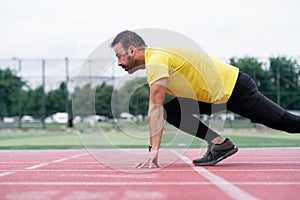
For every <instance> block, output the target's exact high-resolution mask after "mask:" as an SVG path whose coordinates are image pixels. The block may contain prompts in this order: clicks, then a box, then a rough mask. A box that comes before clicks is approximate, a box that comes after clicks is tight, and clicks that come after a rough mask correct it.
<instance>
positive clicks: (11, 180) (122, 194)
mask: <svg viewBox="0 0 300 200" xmlns="http://www.w3.org/2000/svg"><path fill="white" fill-rule="evenodd" d="M122 151H123V152H126V153H124V154H122V153H120V150H101V151H100V150H98V151H95V152H93V151H92V152H87V151H84V150H78V151H77V150H74V151H73V150H72V151H71V150H61V151H59V150H57V151H56V150H55V151H52V150H50V151H0V157H1V160H0V199H9V200H11V199H43V200H47V199H63V200H69V199H70V200H71V199H72V200H74V199H75V200H76V199H97V200H98V199H118V200H119V199H124V200H126V199H143V200H153V199H222V200H224V199H272V200H276V199H285V200H287V199H298V196H299V194H300V193H299V191H300V148H283V149H240V151H239V152H238V153H237V154H235V155H233V156H232V157H230V158H228V159H226V160H224V161H222V162H221V163H219V164H218V165H217V166H213V167H194V166H192V165H191V160H192V159H194V158H196V157H199V156H200V154H202V153H203V152H204V150H202V151H201V152H199V150H195V149H192V150H191V149H190V150H187V151H185V152H183V151H182V150H162V152H161V156H160V161H161V165H162V167H161V168H160V169H154V170H150V169H133V168H131V166H132V165H133V164H134V162H136V161H137V160H136V159H137V158H138V159H141V158H144V157H145V155H146V154H145V150H122Z"/></svg>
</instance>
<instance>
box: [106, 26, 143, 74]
mask: <svg viewBox="0 0 300 200" xmlns="http://www.w3.org/2000/svg"><path fill="white" fill-rule="evenodd" d="M111 47H112V48H113V49H114V51H115V53H116V57H117V58H118V65H119V66H121V67H122V68H123V69H124V70H125V71H127V72H128V73H133V72H134V71H135V70H136V69H137V68H138V67H139V65H142V64H144V63H143V56H141V54H140V50H144V49H145V48H146V47H147V45H146V44H145V42H144V40H143V39H142V38H141V37H140V36H139V35H138V34H136V33H135V32H132V31H123V32H121V33H119V34H118V35H117V36H116V37H115V39H114V40H113V42H112V43H111Z"/></svg>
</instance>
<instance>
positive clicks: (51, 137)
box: [0, 130, 300, 150]
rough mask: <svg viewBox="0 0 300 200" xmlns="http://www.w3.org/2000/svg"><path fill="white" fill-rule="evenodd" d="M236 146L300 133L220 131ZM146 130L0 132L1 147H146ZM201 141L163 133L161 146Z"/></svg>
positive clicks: (294, 142)
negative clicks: (127, 132) (131, 131)
mask: <svg viewBox="0 0 300 200" xmlns="http://www.w3.org/2000/svg"><path fill="white" fill-rule="evenodd" d="M222 135H223V136H225V137H230V138H231V139H232V141H234V143H235V144H236V145H238V147H300V134H294V135H291V134H287V133H280V132H270V131H267V132H265V131H264V130H262V131H255V132H254V133H253V132H251V131H249V132H246V131H243V133H241V132H237V131H232V133H225V134H222ZM148 144H149V139H148V133H147V132H143V133H134V134H133V135H128V134H125V133H122V132H112V133H111V132H110V133H105V134H100V133H98V134H96V133H93V134H87V133H82V134H79V135H78V134H73V133H65V132H41V131H40V132H39V131H36V132H7V133H0V149H2V150H4V149H84V148H147V147H148ZM203 144H204V143H203V141H202V140H200V139H197V138H194V137H191V136H189V135H187V134H183V133H179V134H171V133H165V134H164V135H163V140H162V144H161V147H162V148H201V147H202V145H203Z"/></svg>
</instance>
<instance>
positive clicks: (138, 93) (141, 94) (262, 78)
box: [0, 57, 300, 118]
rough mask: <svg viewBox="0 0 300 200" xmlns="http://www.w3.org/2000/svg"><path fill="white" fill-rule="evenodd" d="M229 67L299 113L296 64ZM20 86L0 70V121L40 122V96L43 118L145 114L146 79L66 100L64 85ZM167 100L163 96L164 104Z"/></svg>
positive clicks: (274, 60)
mask: <svg viewBox="0 0 300 200" xmlns="http://www.w3.org/2000/svg"><path fill="white" fill-rule="evenodd" d="M230 64H231V65H234V66H237V67H239V68H240V69H241V70H242V71H244V72H246V73H248V74H249V75H250V76H252V78H253V79H254V80H255V82H256V84H257V86H258V88H259V90H260V91H261V92H262V93H263V94H264V95H266V96H267V97H269V98H270V99H272V100H273V101H275V102H277V103H279V104H280V105H281V106H282V107H284V108H286V109H290V110H300V65H299V63H297V61H296V60H293V59H289V58H287V57H271V58H269V61H266V62H265V63H264V62H261V61H260V60H258V59H257V58H253V57H244V58H231V59H230ZM24 86H26V82H25V81H23V80H22V79H21V78H20V77H18V76H16V75H15V74H14V73H13V71H11V70H10V69H0V118H2V117H4V116H18V114H19V113H21V115H32V116H34V117H36V118H40V117H42V116H43V107H42V103H43V97H44V96H45V100H46V105H45V106H46V109H45V110H46V115H47V116H49V115H52V114H54V113H56V112H66V109H67V110H68V111H72V110H73V111H74V113H73V115H79V116H83V117H84V116H87V115H91V114H92V113H94V114H97V115H103V116H107V117H109V118H111V117H113V116H115V117H118V116H119V114H120V113H122V112H130V113H131V114H133V115H143V116H146V115H147V112H148V101H149V86H148V84H147V81H146V78H134V79H133V80H131V81H127V82H126V83H125V84H124V85H123V86H122V87H121V88H113V86H110V85H107V84H105V83H103V84H101V85H98V86H97V87H95V88H94V87H92V86H91V85H85V86H84V87H81V88H79V87H78V88H75V90H74V92H73V94H72V97H73V98H72V99H71V98H70V97H69V98H66V83H65V82H62V83H61V84H60V86H59V88H57V89H54V90H51V91H49V92H48V93H44V90H43V87H42V86H40V87H37V88H35V89H32V88H29V87H26V88H25V87H24ZM21 89H22V90H21ZM171 98H173V97H172V96H171V95H168V94H167V95H166V98H165V101H169V100H170V99H171ZM20 102H21V107H20V104H19V103H20ZM66 103H67V104H68V105H69V107H68V108H66ZM72 104H73V105H72ZM112 107H113V110H112ZM20 109H21V110H20Z"/></svg>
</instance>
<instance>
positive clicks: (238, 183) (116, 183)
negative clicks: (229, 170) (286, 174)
mask: <svg viewBox="0 0 300 200" xmlns="http://www.w3.org/2000/svg"><path fill="white" fill-rule="evenodd" d="M217 184H218V185H219V186H224V187H226V190H228V191H227V192H235V191H232V190H230V188H228V182H218V183H217ZM232 184H235V185H260V186H264V185H266V186H272V185H280V186H284V185H290V186H293V185H294V186H295V185H300V182H231V183H230V184H229V185H232ZM0 185H15V186H18V185H31V186H34V185H37V186H39V185H50V186H56V185H57V186H60V185H69V186H73V185H83V186H85V185H89V186H92V185H93V186H135V185H143V186H145V185H151V186H155V185H167V186H176V185H179V186H180V185H191V186H193V185H195V186H197V185H216V183H215V182H207V181H198V182H178V181H177V182H175V181H173V182H157V181H155V182H151V181H147V182H144V181H136V182H127V181H123V182H112V181H110V182H99V181H91V182H65V181H64V182H0ZM235 187H236V186H235ZM227 192H226V193H227ZM231 196H234V197H232V198H233V199H239V198H240V197H241V196H240V195H239V194H237V193H233V194H231ZM253 198H254V199H257V198H255V197H253V196H251V195H250V196H249V194H247V195H246V196H243V197H242V199H247V200H248V199H253Z"/></svg>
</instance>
